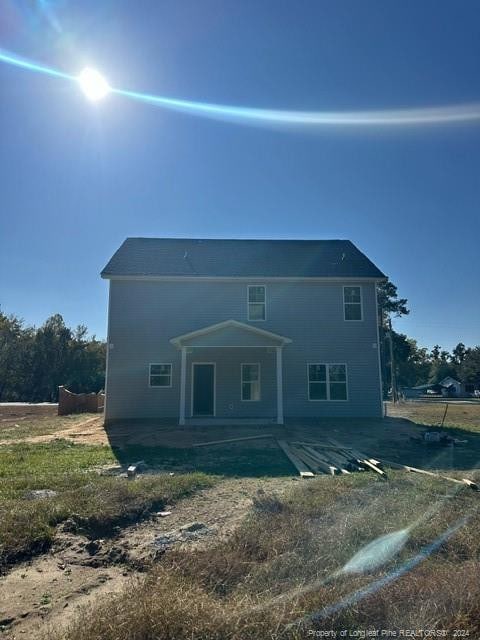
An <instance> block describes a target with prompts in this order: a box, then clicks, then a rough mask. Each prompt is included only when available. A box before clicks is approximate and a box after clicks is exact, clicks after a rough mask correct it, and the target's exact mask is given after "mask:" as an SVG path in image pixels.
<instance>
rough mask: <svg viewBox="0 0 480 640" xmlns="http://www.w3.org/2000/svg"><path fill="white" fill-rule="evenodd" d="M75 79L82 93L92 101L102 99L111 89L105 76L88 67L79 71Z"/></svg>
mask: <svg viewBox="0 0 480 640" xmlns="http://www.w3.org/2000/svg"><path fill="white" fill-rule="evenodd" d="M77 80H78V84H79V85H80V88H81V89H82V91H83V93H84V94H85V95H86V97H87V98H88V99H89V100H91V101H92V102H98V100H102V99H103V98H105V96H107V95H108V94H109V93H110V91H111V89H110V87H109V85H108V82H107V81H106V80H105V78H104V77H103V76H102V75H101V74H100V73H99V72H98V71H96V70H95V69H90V68H89V67H87V68H86V69H84V70H83V71H82V72H81V73H80V75H79V76H78V78H77Z"/></svg>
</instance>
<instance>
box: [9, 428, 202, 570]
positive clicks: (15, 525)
mask: <svg viewBox="0 0 480 640" xmlns="http://www.w3.org/2000/svg"><path fill="white" fill-rule="evenodd" d="M114 462H116V458H115V456H114V454H113V452H112V450H111V449H110V447H108V446H93V445H81V444H74V443H70V442H68V441H65V440H54V441H53V442H50V443H46V444H25V443H24V444H12V445H9V446H4V447H1V448H0V567H1V566H2V565H6V564H9V563H12V562H14V561H16V560H18V559H21V558H24V557H28V556H30V555H32V554H34V553H38V552H41V551H44V550H45V549H47V548H48V547H49V546H50V545H51V544H52V542H53V539H54V537H55V527H56V525H58V524H60V523H62V522H64V521H66V520H70V521H71V526H72V527H73V528H74V529H76V530H79V531H82V532H83V533H85V534H86V535H90V536H98V535H102V536H108V535H110V534H111V533H112V530H113V527H114V526H116V525H119V524H124V523H128V522H130V521H134V520H137V519H139V518H142V517H143V516H145V515H146V514H148V513H149V512H150V511H152V510H153V509H158V508H161V507H162V506H163V505H164V504H166V503H169V502H173V501H175V500H178V499H179V498H181V497H183V496H185V495H188V494H189V493H191V492H193V491H195V490H197V489H200V488H203V487H207V486H210V485H212V484H213V482H214V479H213V478H209V477H207V476H206V475H204V474H200V473H193V474H185V475H178V476H175V477H170V476H167V475H159V476H146V477H143V478H139V479H138V480H136V481H134V482H131V481H128V480H127V479H126V478H120V477H108V476H104V475H100V474H99V473H98V472H97V471H96V470H95V468H96V467H97V468H98V467H100V466H102V465H106V464H110V463H114ZM36 489H50V490H53V491H56V492H57V495H56V496H53V497H49V498H42V499H29V497H28V492H29V491H31V490H36Z"/></svg>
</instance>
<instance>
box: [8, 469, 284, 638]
mask: <svg viewBox="0 0 480 640" xmlns="http://www.w3.org/2000/svg"><path fill="white" fill-rule="evenodd" d="M293 484H294V480H293V478H266V479H264V480H263V481H262V482H260V481H259V480H258V479H254V478H242V479H239V478H237V479H227V480H224V481H222V482H220V483H219V484H218V485H216V486H214V487H212V488H209V489H205V490H204V491H201V492H199V493H198V494H196V495H194V496H193V497H191V498H187V499H184V500H182V501H180V502H179V503H178V504H177V505H175V506H174V507H169V508H167V509H166V510H167V511H171V514H170V515H168V516H165V517H161V516H160V515H154V516H152V517H151V518H150V519H148V520H146V521H144V522H142V523H140V524H137V525H134V526H132V527H128V528H126V529H123V530H121V531H119V534H118V536H117V537H115V538H114V539H113V540H93V541H92V540H89V539H87V538H85V537H83V536H81V535H77V534H72V533H70V532H68V526H67V527H63V528H62V529H61V530H60V531H59V533H58V536H57V540H56V543H55V545H54V547H53V548H52V549H51V551H50V552H49V553H48V554H45V555H43V556H41V557H39V558H36V559H33V560H32V561H30V562H26V563H22V564H19V565H17V566H16V567H15V568H14V569H13V570H12V571H11V572H10V573H8V574H7V575H6V576H3V577H1V578H0V628H1V627H2V625H3V626H7V625H8V629H7V630H5V631H4V637H5V638H9V640H11V639H15V638H25V637H26V638H38V637H40V634H41V633H45V634H46V636H47V637H48V628H49V625H54V626H55V628H57V629H58V626H59V625H64V624H67V623H68V621H69V620H70V619H71V618H72V616H74V615H75V614H77V613H78V611H79V608H80V607H82V606H84V605H88V604H89V603H90V602H93V601H94V600H95V601H96V600H97V599H98V598H99V597H101V596H106V597H108V595H111V594H113V593H116V592H118V591H120V590H121V589H123V588H124V587H125V586H126V585H127V584H128V582H129V581H131V580H138V579H139V578H140V577H141V575H142V573H143V572H144V571H145V569H146V568H147V567H148V566H150V564H151V563H154V562H158V561H160V560H161V557H162V555H163V553H165V552H167V551H168V549H169V548H170V547H171V546H173V545H177V546H178V545H179V546H180V547H181V546H187V547H191V546H198V545H204V544H211V543H212V542H213V541H216V540H219V539H222V538H225V537H228V536H229V535H231V533H232V531H234V529H235V527H236V526H237V525H238V524H239V522H240V521H241V520H242V518H244V516H245V514H246V513H247V511H248V510H249V508H250V506H251V504H252V499H253V498H254V496H255V495H257V493H258V490H259V489H261V490H262V491H265V492H276V493H282V492H283V491H285V490H286V489H287V488H288V487H289V486H292V485H293ZM66 529H67V530H66Z"/></svg>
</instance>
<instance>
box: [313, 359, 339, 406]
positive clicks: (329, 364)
mask: <svg viewBox="0 0 480 640" xmlns="http://www.w3.org/2000/svg"><path fill="white" fill-rule="evenodd" d="M315 364H321V365H324V366H325V367H326V380H325V384H326V386H327V397H326V398H325V399H321V398H310V382H314V381H313V380H310V366H311V365H315ZM335 365H342V367H345V387H346V391H347V397H346V398H345V399H344V400H340V399H335V398H334V399H331V398H330V371H329V367H331V366H335ZM307 394H308V401H309V402H348V401H349V392H348V366H347V363H346V362H307Z"/></svg>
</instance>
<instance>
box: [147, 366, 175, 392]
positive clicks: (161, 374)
mask: <svg viewBox="0 0 480 640" xmlns="http://www.w3.org/2000/svg"><path fill="white" fill-rule="evenodd" d="M149 386H150V387H171V386H172V365H171V364H151V365H150V372H149Z"/></svg>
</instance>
